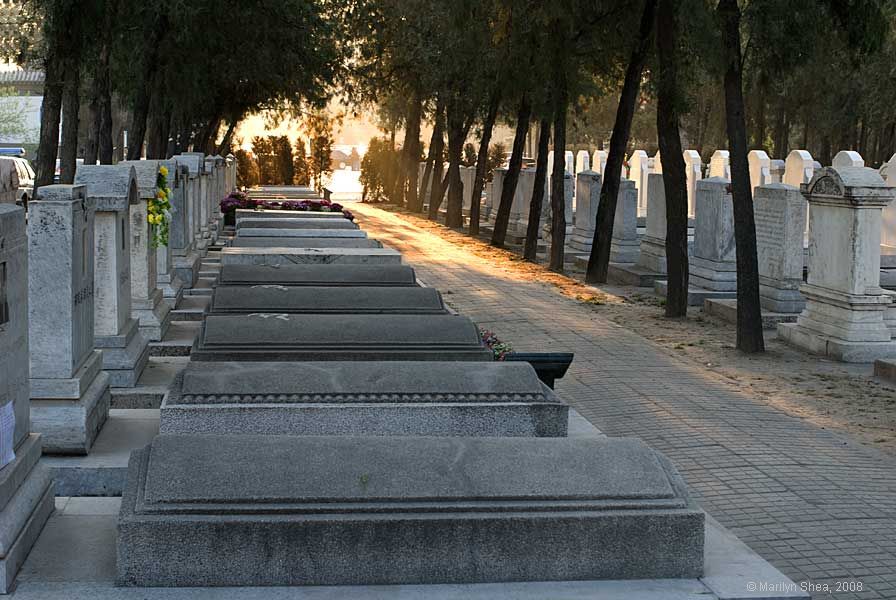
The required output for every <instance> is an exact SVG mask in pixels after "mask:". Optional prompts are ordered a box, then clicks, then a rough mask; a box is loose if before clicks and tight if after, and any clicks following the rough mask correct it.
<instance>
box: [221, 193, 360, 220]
mask: <svg viewBox="0 0 896 600" xmlns="http://www.w3.org/2000/svg"><path fill="white" fill-rule="evenodd" d="M220 207H221V212H222V213H224V214H227V213H228V212H233V211H236V209H238V208H243V209H249V210H293V211H297V212H332V213H339V212H341V213H342V215H343V216H344V217H345V218H346V219H348V220H349V221H354V220H355V215H353V214H352V212H351V211H349V210H346V209H345V208H343V206H342V205H341V204H339V203H337V202H331V201H329V200H285V199H284V200H265V201H261V200H253V199H252V198H250V197H249V195H248V194H246V193H245V192H239V191H236V192H231V193H230V194H229V195H228V196H227V197H226V198H224V199H223V200H221V203H220Z"/></svg>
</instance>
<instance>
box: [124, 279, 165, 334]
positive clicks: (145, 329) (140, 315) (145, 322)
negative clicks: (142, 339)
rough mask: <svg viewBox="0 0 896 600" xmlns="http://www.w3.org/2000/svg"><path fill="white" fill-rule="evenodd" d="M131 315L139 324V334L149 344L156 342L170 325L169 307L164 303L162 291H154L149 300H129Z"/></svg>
mask: <svg viewBox="0 0 896 600" xmlns="http://www.w3.org/2000/svg"><path fill="white" fill-rule="evenodd" d="M131 315H132V316H133V317H134V318H135V319H137V321H138V322H139V324H140V332H141V333H142V334H143V335H144V336H146V339H148V340H149V341H150V342H158V341H159V340H161V339H162V338H163V337H165V333H167V332H168V327H169V326H170V325H171V307H170V306H168V304H167V303H166V302H165V301H164V298H163V296H162V291H161V290H159V289H156V290H155V291H154V292H153V294H152V296H151V297H150V298H149V300H146V301H143V300H139V299H136V298H131Z"/></svg>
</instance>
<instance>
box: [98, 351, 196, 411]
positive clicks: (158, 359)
mask: <svg viewBox="0 0 896 600" xmlns="http://www.w3.org/2000/svg"><path fill="white" fill-rule="evenodd" d="M189 362H190V360H189V358H188V357H185V356H155V357H152V358H150V359H149V362H148V363H147V365H146V369H144V370H143V373H142V374H141V375H140V380H139V381H138V382H137V385H136V386H135V387H132V388H112V389H111V391H112V404H111V406H112V408H159V407H160V406H161V405H162V399H163V398H164V397H165V394H167V393H168V391H169V390H170V389H171V383H172V382H173V381H174V377H175V376H176V375H177V374H178V373H180V372H181V370H183V368H184V367H186V366H187V365H188V364H189Z"/></svg>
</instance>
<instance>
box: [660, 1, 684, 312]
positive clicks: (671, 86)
mask: <svg viewBox="0 0 896 600" xmlns="http://www.w3.org/2000/svg"><path fill="white" fill-rule="evenodd" d="M680 4H681V0H659V5H658V7H657V21H656V24H657V27H656V47H657V55H658V58H659V76H658V82H657V111H656V131H657V137H658V138H659V146H660V160H661V162H662V167H663V190H664V191H665V194H666V264H667V270H668V282H669V283H668V291H667V293H666V316H667V317H684V316H686V315H687V313H688V278H689V275H690V273H689V265H688V190H687V174H686V173H685V164H684V155H683V151H682V148H681V135H680V133H679V123H680V119H679V106H680V103H681V102H682V99H681V94H680V91H679V89H678V63H677V62H676V61H677V60H678V56H677V52H678V21H677V20H676V18H675V15H676V14H677V13H678V11H679V7H680Z"/></svg>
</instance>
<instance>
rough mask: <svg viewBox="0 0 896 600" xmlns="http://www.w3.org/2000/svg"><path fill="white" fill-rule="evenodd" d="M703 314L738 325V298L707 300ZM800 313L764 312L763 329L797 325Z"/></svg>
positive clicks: (704, 303)
mask: <svg viewBox="0 0 896 600" xmlns="http://www.w3.org/2000/svg"><path fill="white" fill-rule="evenodd" d="M703 312H705V313H706V314H708V315H712V316H714V317H718V318H719V319H721V320H723V321H725V322H727V323H731V324H733V325H736V324H737V299H736V298H707V299H706V300H704V301H703ZM799 316H800V313H779V312H771V311H767V310H763V311H762V328H763V329H768V330H775V329H777V328H778V324H779V323H796V320H797V318H799Z"/></svg>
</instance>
